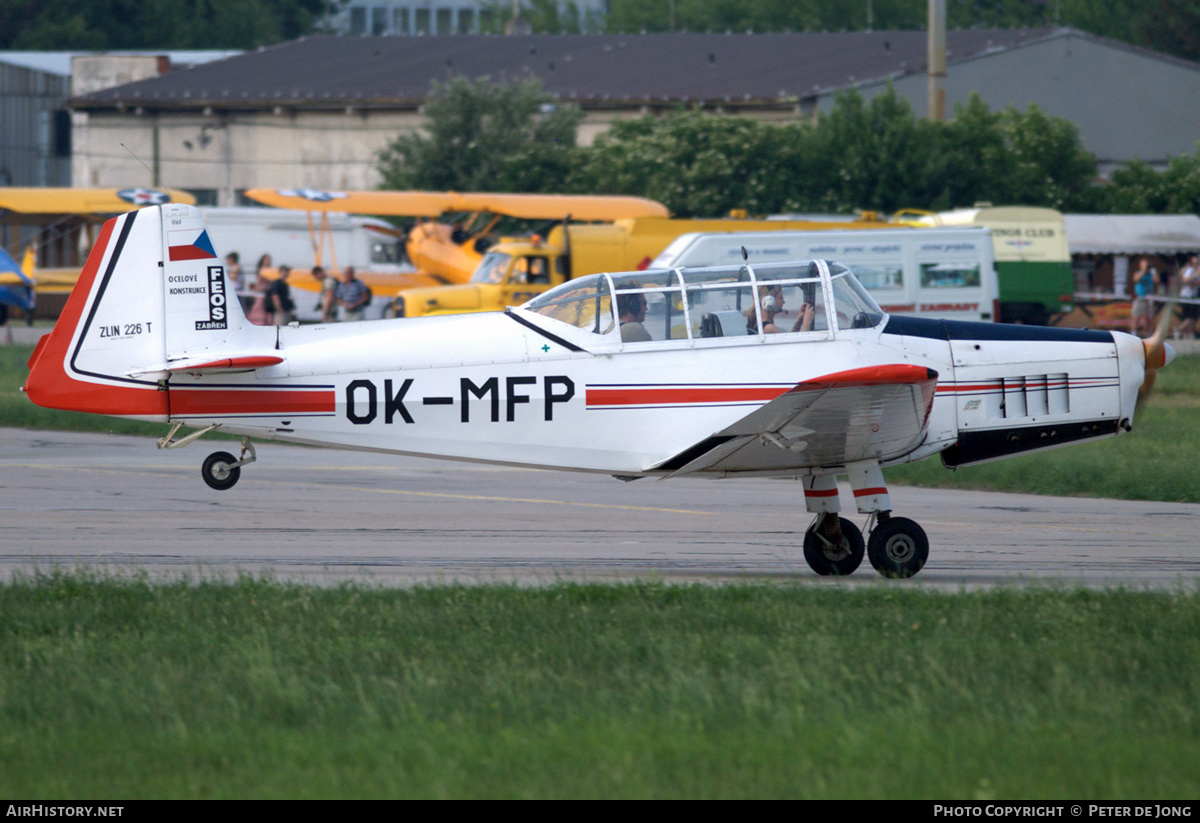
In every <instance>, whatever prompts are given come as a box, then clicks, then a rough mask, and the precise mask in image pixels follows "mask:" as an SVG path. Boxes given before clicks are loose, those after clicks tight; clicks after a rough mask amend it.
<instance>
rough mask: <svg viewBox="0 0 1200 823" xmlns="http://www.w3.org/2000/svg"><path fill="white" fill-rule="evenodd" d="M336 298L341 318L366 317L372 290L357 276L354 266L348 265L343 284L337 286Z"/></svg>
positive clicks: (343, 276)
mask: <svg viewBox="0 0 1200 823" xmlns="http://www.w3.org/2000/svg"><path fill="white" fill-rule="evenodd" d="M336 299H337V305H338V315H339V316H338V319H339V320H342V321H353V320H362V319H364V318H365V317H366V311H367V303H368V301H370V299H371V292H370V291H369V290H368V289H367V284H366V283H364V282H363V281H361V280H359V279H358V278H357V277H356V276H355V274H354V267H353V266H347V267H346V271H345V273H344V274H343V275H342V284H341V285H340V286H338V287H337V292H336Z"/></svg>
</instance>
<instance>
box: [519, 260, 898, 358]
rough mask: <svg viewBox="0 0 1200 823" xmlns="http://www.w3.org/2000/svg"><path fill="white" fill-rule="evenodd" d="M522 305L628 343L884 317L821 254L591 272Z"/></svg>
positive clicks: (803, 330)
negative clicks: (754, 261) (778, 259)
mask: <svg viewBox="0 0 1200 823" xmlns="http://www.w3.org/2000/svg"><path fill="white" fill-rule="evenodd" d="M521 310H522V311H528V312H532V313H533V314H535V315H540V316H541V317H545V318H549V319H551V320H554V321H557V322H558V323H565V324H567V325H569V326H573V327H574V328H576V329H579V330H581V331H584V332H589V333H591V334H593V335H598V336H601V337H605V336H608V335H612V336H613V338H614V340H620V341H622V342H623V343H626V344H628V343H633V344H637V343H650V342H662V341H668V340H690V339H700V338H716V337H721V338H727V337H734V338H741V339H743V340H746V339H748V338H749V339H760V340H761V339H764V338H765V337H766V336H767V335H772V334H775V333H783V334H793V333H794V334H808V335H812V336H817V337H822V338H825V337H829V336H831V331H832V330H842V329H864V328H874V327H876V326H878V325H879V324H880V323H882V322H883V319H884V313H883V310H882V309H880V308H879V306H878V305H877V304H876V303H875V301H874V300H873V299H872V298H871V296H870V295H869V294H868V293H867V291H866V290H865V289H864V288H863V287H862V285H861V284H860V283H859V282H858V280H857V279H856V278H855V277H854V275H853V274H852V273H851V272H850V270H849V269H848V268H846V267H845V266H843V265H842V264H841V263H829V262H826V261H823V260H812V261H808V260H804V261H797V262H788V263H766V264H759V265H753V266H752V265H749V264H747V265H741V266H714V267H711V268H679V269H669V270H668V269H660V270H652V271H644V272H630V273H623V274H594V275H589V276H587V277H581V278H579V279H577V280H572V281H570V282H569V283H565V284H563V285H562V286H559V287H558V288H555V289H552V290H550V291H548V292H546V293H544V294H542V295H539V296H538V297H536V298H534V299H533V300H530V301H529V302H528V303H526V304H525V305H524V306H522V307H521ZM531 319H532V318H531ZM546 328H547V330H550V327H549V326H547V327H546ZM618 335H619V337H618ZM597 342H599V341H597Z"/></svg>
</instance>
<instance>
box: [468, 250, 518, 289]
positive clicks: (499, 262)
mask: <svg viewBox="0 0 1200 823" xmlns="http://www.w3.org/2000/svg"><path fill="white" fill-rule="evenodd" d="M511 259H512V258H511V257H509V256H508V255H507V254H502V253H500V252H498V251H493V252H488V253H487V254H485V255H484V256H483V259H482V260H480V261H479V268H477V269H475V274H473V275H471V282H472V283H503V282H504V273H505V272H506V271H508V261H509V260H511Z"/></svg>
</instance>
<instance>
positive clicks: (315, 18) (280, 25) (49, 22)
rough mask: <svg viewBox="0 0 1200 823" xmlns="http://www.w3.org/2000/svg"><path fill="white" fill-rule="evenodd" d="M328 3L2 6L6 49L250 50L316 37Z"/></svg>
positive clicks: (36, 1)
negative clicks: (299, 38)
mask: <svg viewBox="0 0 1200 823" xmlns="http://www.w3.org/2000/svg"><path fill="white" fill-rule="evenodd" d="M328 9H329V2H328V0H55V2H53V3H47V2H44V0H0V48H3V49H29V50H62V49H87V50H92V49H211V48H228V49H250V48H256V47H258V46H263V45H269V44H271V43H278V42H281V41H284V40H291V39H294V38H296V37H300V36H301V35H304V34H309V33H311V32H313V31H314V30H315V29H316V26H317V24H318V23H319V22H320V21H321V20H322V19H323V18H324V16H325V14H326V12H327V11H328Z"/></svg>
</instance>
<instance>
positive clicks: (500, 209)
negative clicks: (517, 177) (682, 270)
mask: <svg viewBox="0 0 1200 823" xmlns="http://www.w3.org/2000/svg"><path fill="white" fill-rule="evenodd" d="M246 196H247V197H249V198H250V199H251V200H256V201H257V202H259V203H263V204H264V205H267V206H274V207H276V208H281V209H296V210H299V211H337V212H345V213H347V214H374V215H382V216H392V217H400V216H404V217H438V216H440V215H442V214H445V213H447V212H490V213H492V214H502V215H506V216H508V217H519V218H522V219H530V220H561V219H562V218H564V217H566V216H567V215H570V216H571V219H573V220H620V219H623V218H629V217H667V216H668V215H669V212H668V211H667V207H666V206H664V205H663V204H661V203H657V202H655V201H653V200H647V199H645V198H642V197H626V196H623V195H590V194H498V193H489V192H452V191H448V192H433V191H318V190H316V189H281V190H276V189H250V190H248V191H247V192H246Z"/></svg>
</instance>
